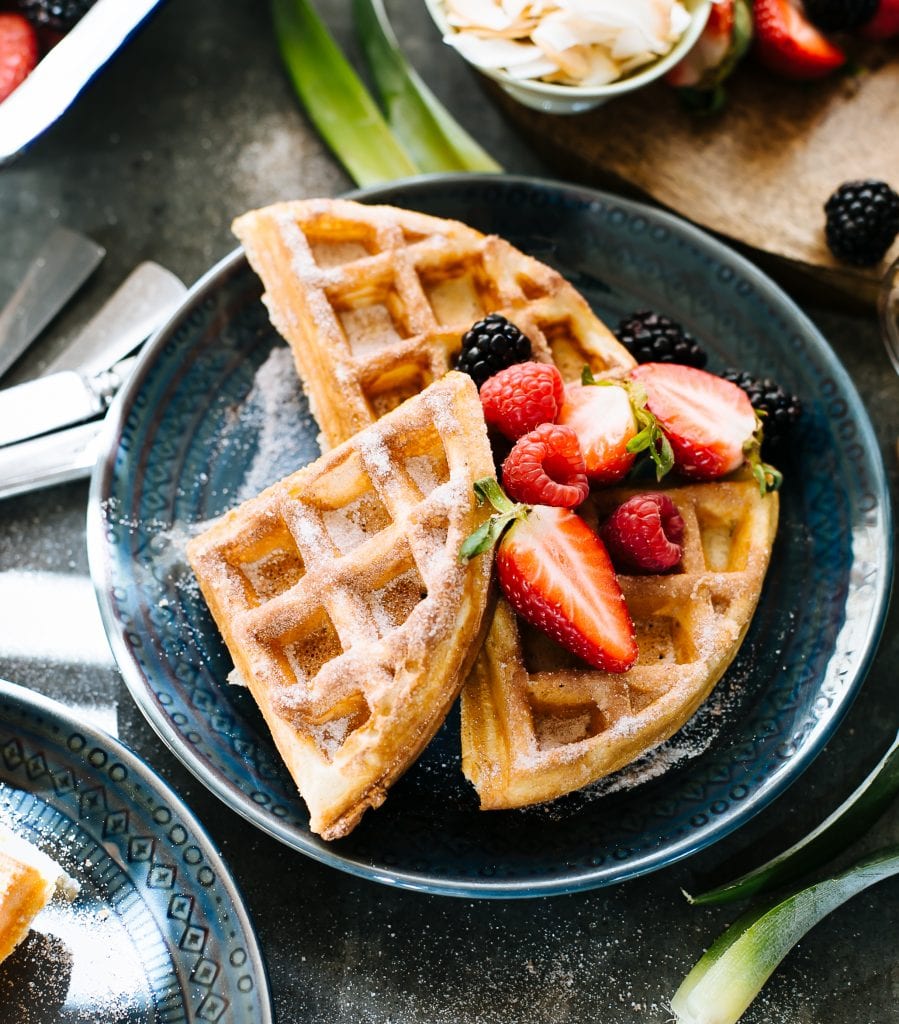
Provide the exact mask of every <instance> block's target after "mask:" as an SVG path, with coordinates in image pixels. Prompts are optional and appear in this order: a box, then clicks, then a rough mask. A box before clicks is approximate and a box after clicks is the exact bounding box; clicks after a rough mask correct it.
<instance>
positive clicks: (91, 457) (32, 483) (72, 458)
mask: <svg viewBox="0 0 899 1024" xmlns="http://www.w3.org/2000/svg"><path fill="white" fill-rule="evenodd" d="M102 431H103V420H91V421H90V422H89V423H81V424H79V425H78V426H77V427H69V428H68V430H57V431H56V433H54V434H45V435H44V436H43V437H34V438H32V439H31V440H30V441H22V442H21V443H20V444H13V445H9V446H8V447H6V448H0V499H3V498H12V497H13V496H14V495H17V494H25V493H27V492H28V491H38V490H40V489H41V488H43V487H51V486H52V485H53V484H63V483H66V482H68V481H69V480H81V479H83V478H84V477H87V476H90V473H91V470H92V469H93V468H94V463H95V462H96V461H97V456H98V455H99V440H100V434H101V433H102Z"/></svg>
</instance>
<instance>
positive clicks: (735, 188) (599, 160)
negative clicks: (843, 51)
mask: <svg viewBox="0 0 899 1024" xmlns="http://www.w3.org/2000/svg"><path fill="white" fill-rule="evenodd" d="M865 60H866V65H865V70H864V71H861V72H859V73H857V74H853V75H846V76H838V77H834V78H831V79H828V80H826V81H818V82H809V83H796V82H786V81H784V80H782V79H778V78H775V77H774V76H773V75H771V74H769V73H768V72H766V71H764V70H763V69H761V68H759V67H757V66H755V65H754V64H753V63H752V62H751V61H747V62H745V63H744V64H743V65H742V66H741V67H740V68H739V69H738V71H737V73H736V74H735V75H734V77H733V78H732V79H731V81H730V82H729V83H728V96H729V98H728V103H727V106H726V107H725V109H724V110H723V111H721V112H720V113H718V114H716V115H713V116H711V117H697V116H695V115H691V114H689V113H687V112H686V111H685V110H684V109H683V108H682V107H681V105H680V103H679V100H678V98H677V96H676V95H675V94H674V93H673V91H672V90H671V89H669V88H668V87H667V86H665V85H664V84H659V85H655V86H651V87H649V88H647V89H643V90H639V91H637V92H634V93H631V94H630V95H628V96H625V97H622V98H621V99H618V100H615V101H613V102H612V103H609V104H607V105H606V106H604V107H600V108H599V109H597V110H595V111H591V112H589V113H587V114H582V115H579V116H576V117H559V116H552V115H548V114H536V113H535V112H533V111H530V110H525V109H524V108H523V107H520V106H519V105H518V104H516V103H514V102H513V101H511V100H509V99H508V98H507V97H502V99H501V102H502V104H503V106H504V108H505V109H506V110H507V112H508V114H509V115H510V117H511V118H512V119H513V120H514V121H515V123H516V124H518V125H519V126H520V128H521V129H522V130H523V131H524V132H525V133H526V134H527V135H528V136H529V137H530V138H531V140H532V141H533V143H534V144H535V145H538V146H539V149H540V152H541V153H543V154H544V155H545V156H546V157H547V159H550V160H552V161H554V162H555V163H556V164H557V165H558V166H560V167H561V168H564V170H565V171H566V173H568V174H570V175H573V176H574V177H576V178H578V179H580V180H582V181H586V182H590V183H593V184H601V185H612V186H615V187H618V188H623V189H625V190H626V191H628V192H631V193H632V194H638V195H643V196H646V197H649V198H651V199H654V200H655V201H657V202H658V203H660V204H662V205H663V206H667V207H669V208H670V209H672V210H675V211H676V212H678V213H680V214H682V215H683V216H685V217H687V218H689V219H690V220H692V221H694V222H696V223H697V224H700V225H702V226H703V227H706V228H709V229H710V230H712V231H714V232H716V233H718V234H721V235H724V236H726V237H727V238H730V239H733V240H735V241H737V242H740V243H743V244H744V245H746V246H749V247H751V248H752V249H754V250H758V251H759V252H760V253H765V254H769V255H771V256H774V257H776V262H775V263H774V268H775V270H776V271H777V270H779V271H781V272H782V274H783V275H785V276H786V277H787V278H795V272H796V270H800V271H801V272H802V274H803V276H804V277H805V279H806V280H805V284H806V285H808V284H809V283H810V282H811V283H812V285H813V289H814V291H815V292H817V293H818V294H819V295H822V296H825V295H826V293H827V292H828V291H830V290H833V289H838V290H839V292H840V293H842V294H843V295H844V296H845V297H847V298H851V299H855V300H858V301H861V302H864V303H866V304H867V303H870V302H872V301H873V299H874V297H875V296H876V292H877V286H878V282H879V279H880V277H881V276H882V274H883V270H884V267H885V266H886V263H887V262H888V261H889V259H890V258H895V257H896V256H897V255H899V242H897V244H895V245H894V246H893V248H892V249H891V251H890V253H889V254H888V257H887V259H886V260H885V261H884V263H883V264H882V265H881V266H879V267H873V268H870V269H860V268H855V267H851V266H848V265H846V264H841V263H839V261H837V260H835V259H834V257H833V256H832V255H831V254H830V252H829V250H828V249H827V246H826V244H825V241H824V231H823V226H824V213H823V209H822V207H823V204H824V202H825V200H826V199H827V197H828V196H829V195H830V194H831V192H832V191H833V190H834V189H835V188H836V187H837V185H839V184H840V183H842V182H844V181H847V180H850V179H855V178H881V179H883V180H885V181H888V182H890V183H891V184H892V185H893V187H894V188H897V189H899V44H896V43H892V44H888V45H887V44H884V45H883V46H881V47H878V48H875V49H873V50H871V51H869V52H867V53H866V54H865ZM765 262H766V265H767V266H768V267H769V268H770V267H771V265H772V264H771V262H770V261H767V260H766V261H765Z"/></svg>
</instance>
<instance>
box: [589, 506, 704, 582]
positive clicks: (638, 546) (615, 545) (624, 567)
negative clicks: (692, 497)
mask: <svg viewBox="0 0 899 1024" xmlns="http://www.w3.org/2000/svg"><path fill="white" fill-rule="evenodd" d="M600 536H601V537H602V539H603V541H604V542H605V545H606V548H607V549H608V551H609V555H610V556H611V559H612V563H613V564H614V566H615V568H616V570H618V572H637V573H654V572H665V571H666V570H667V569H671V568H672V567H673V566H675V565H677V563H678V562H679V561H680V560H681V556H682V555H683V548H682V547H681V542H682V541H683V539H684V521H683V519H682V518H681V514H680V512H678V510H677V505H675V504H674V502H673V501H672V500H671V499H670V498H669V497H668V495H667V494H656V493H649V494H637V495H634V497H633V498H628V500H627V501H626V502H624V504H623V505H619V506H618V508H616V509H615V511H614V512H613V513H612V515H611V516H609V518H608V520H607V521H606V524H605V525H604V526H603V528H602V529H601V530H600Z"/></svg>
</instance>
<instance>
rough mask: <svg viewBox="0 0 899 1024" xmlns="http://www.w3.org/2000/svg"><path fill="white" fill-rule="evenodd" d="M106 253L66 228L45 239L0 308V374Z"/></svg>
mask: <svg viewBox="0 0 899 1024" xmlns="http://www.w3.org/2000/svg"><path fill="white" fill-rule="evenodd" d="M105 255H106V250H105V249H104V248H103V247H102V246H100V245H97V243H96V242H93V241H91V239H89V238H86V237H85V236H84V235H79V234H78V233H77V232H76V231H70V230H69V229H68V228H56V229H55V230H54V231H53V232H52V234H51V235H50V237H49V238H47V239H46V240H45V242H44V244H43V245H42V246H41V248H40V250H39V251H38V253H37V255H36V256H35V257H34V259H33V260H32V261H31V263H30V264H29V267H28V270H27V271H26V272H25V276H24V277H23V278H22V281H21V283H20V284H19V286H18V287H17V288H16V290H15V291H14V292H13V294H12V295H11V296H10V298H9V301H8V302H7V303H6V305H5V306H4V307H3V309H2V310H0V377H2V376H3V374H4V373H6V371H7V370H8V369H9V368H10V367H11V366H12V364H13V363H14V362H15V361H16V360H17V359H18V358H19V356H21V355H22V353H23V352H24V351H25V349H27V348H28V346H29V345H30V344H31V343H32V341H34V339H35V338H36V337H37V336H38V335H39V334H40V333H41V331H42V330H43V329H44V328H45V327H46V326H47V324H48V323H50V321H51V320H52V319H53V317H55V316H56V314H57V313H58V312H59V311H60V310H61V309H62V308H63V306H65V304H66V303H67V302H68V301H69V299H70V298H71V297H72V296H73V295H74V294H75V292H77V291H78V289H79V288H80V287H81V286H82V285H83V284H84V282H85V281H86V280H87V279H88V278H89V277H90V275H91V274H92V273H93V272H94V270H96V268H97V267H98V266H99V264H100V261H101V260H102V259H103V257H104V256H105ZM113 361H114V360H113Z"/></svg>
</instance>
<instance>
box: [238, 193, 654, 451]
mask: <svg viewBox="0 0 899 1024" xmlns="http://www.w3.org/2000/svg"><path fill="white" fill-rule="evenodd" d="M234 232H235V234H236V235H237V237H238V238H239V239H240V240H241V242H243V245H244V248H245V249H246V253H247V257H248V259H249V261H250V263H251V265H252V266H253V268H254V269H255V270H256V272H257V273H258V274H259V276H260V277H261V278H262V282H263V284H264V285H265V296H264V301H265V303H266V305H267V306H268V309H269V313H270V315H271V320H272V323H273V324H274V325H275V327H276V328H277V329H278V331H279V332H280V333H281V334H282V335H283V336H284V337H285V338H286V339H287V341H288V342H289V343H290V346H291V348H292V350H293V355H294V360H295V362H296V366H297V370H298V372H299V375H300V378H301V380H302V382H303V386H304V388H305V389H306V392H307V394H308V396H309V401H310V406H311V408H312V412H313V414H314V416H315V418H316V420H317V421H318V424H319V426H320V427H321V429H322V433H323V435H324V438H325V440H326V441H327V443H328V444H330V445H335V444H339V443H340V442H341V441H345V440H346V439H347V438H348V437H352V435H353V434H355V433H356V432H357V431H358V430H361V429H362V428H363V427H366V426H368V424H370V423H372V422H374V420H376V419H377V418H378V417H379V416H381V415H383V414H384V413H385V412H388V411H389V410H390V409H392V408H394V407H395V406H397V405H399V404H400V402H402V401H404V400H405V399H406V398H408V397H410V396H411V395H414V394H418V392H420V391H421V390H423V389H424V388H425V387H426V386H427V385H428V384H429V383H431V381H434V380H439V379H440V378H441V377H442V376H443V375H444V374H445V373H446V372H447V370H449V369H450V368H451V367H452V365H453V363H454V360H455V356H456V354H457V353H458V351H459V349H460V346H461V339H462V335H463V334H464V333H465V331H467V330H468V328H469V327H471V325H472V324H473V323H474V322H475V321H476V320H478V319H480V318H481V317H482V316H484V315H485V314H487V313H502V314H503V315H504V316H506V317H507V318H508V319H509V320H511V321H512V322H513V323H515V324H516V326H518V327H519V328H520V329H521V330H522V331H524V333H525V334H527V335H528V337H529V338H530V339H531V342H532V344H533V349H534V358H535V359H537V360H540V361H543V362H551V361H555V363H556V365H557V366H558V367H559V369H560V371H561V372H562V375H563V377H566V378H567V379H574V378H579V377H580V373H581V370H582V369H583V367H584V366H585V365H588V366H590V367H591V369H592V370H593V371H594V372H595V373H599V372H607V371H610V370H616V369H628V368H630V367H631V366H633V365H634V362H633V359H631V357H630V355H629V354H628V353H627V351H626V350H625V349H624V348H623V347H622V346H621V345H619V343H618V341H617V339H616V338H615V336H614V335H613V334H612V333H611V332H610V331H609V329H608V328H607V327H605V325H604V324H602V323H601V321H600V320H598V319H597V317H596V316H595V315H594V314H593V312H592V311H591V309H590V307H589V306H588V305H587V303H586V302H585V301H584V299H583V298H582V297H581V296H580V295H579V294H578V292H577V291H576V290H575V289H574V288H573V287H572V286H571V285H570V284H569V283H568V282H567V281H566V280H565V279H564V278H563V277H562V276H561V275H560V274H558V273H557V272H556V271H554V270H552V269H550V268H549V267H547V266H545V265H544V264H542V263H539V262H538V261H537V260H535V259H532V258H531V257H529V256H525V255H524V253H521V252H519V251H518V250H517V249H515V248H513V247H512V246H511V245H509V243H508V242H506V241H504V240H503V239H501V238H497V237H496V236H487V235H482V234H481V233H480V232H478V231H475V230H474V229H473V228H470V227H466V226H465V225H464V224H460V223H459V222H457V221H452V220H443V219H440V218H437V217H429V216H426V215H424V214H420V213H413V212H412V211H409V210H401V209H397V208H394V207H390V206H366V205H364V204H361V203H354V202H349V201H346V200H338V199H310V200H297V201H294V202H286V203H279V204H276V205H274V206H269V207H266V208H265V209H262V210H255V211H253V212H251V213H247V214H244V216H242V217H239V218H238V219H237V220H236V221H235V222H234Z"/></svg>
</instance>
